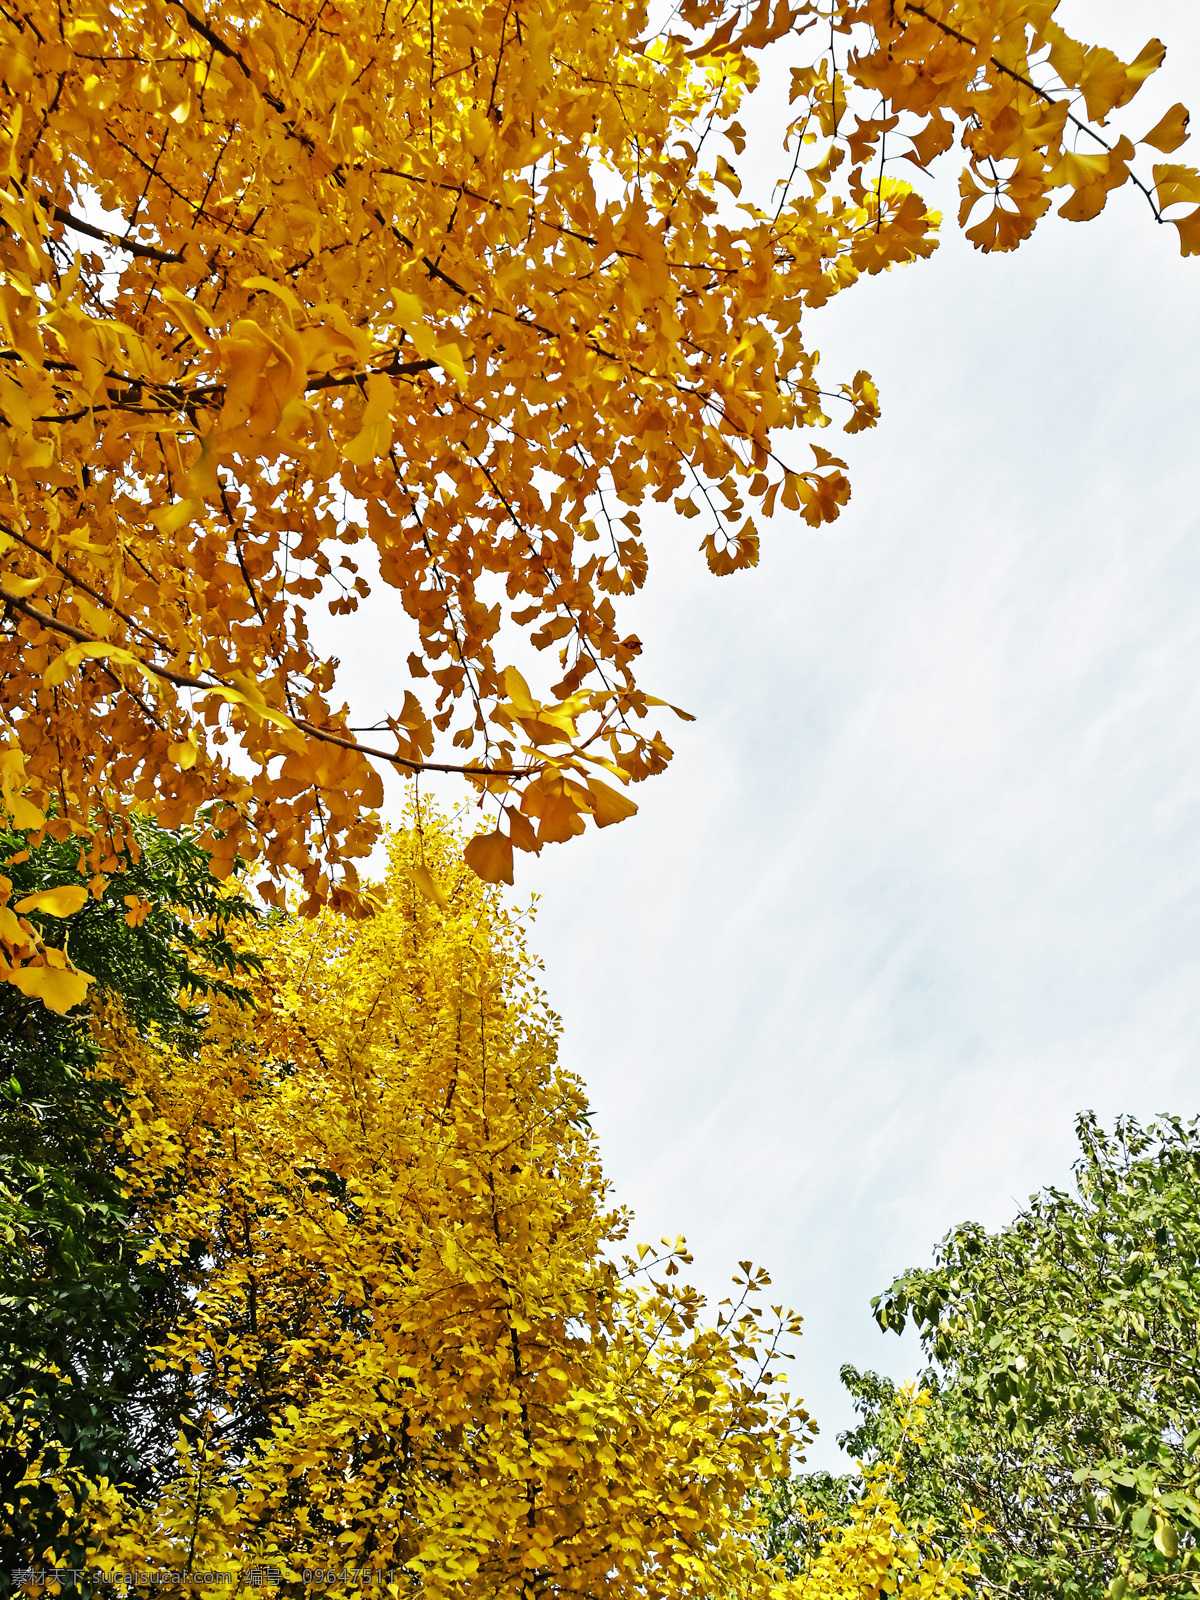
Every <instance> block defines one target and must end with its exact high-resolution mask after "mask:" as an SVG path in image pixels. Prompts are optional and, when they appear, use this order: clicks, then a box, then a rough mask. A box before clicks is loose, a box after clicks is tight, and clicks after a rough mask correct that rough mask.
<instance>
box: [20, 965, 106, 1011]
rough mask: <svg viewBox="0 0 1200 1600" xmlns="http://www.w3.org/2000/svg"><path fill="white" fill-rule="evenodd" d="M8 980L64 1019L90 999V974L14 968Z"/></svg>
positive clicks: (60, 969)
mask: <svg viewBox="0 0 1200 1600" xmlns="http://www.w3.org/2000/svg"><path fill="white" fill-rule="evenodd" d="M7 981H8V982H9V983H12V984H15V985H16V987H17V988H18V989H19V990H20V991H21V993H22V994H23V995H25V996H26V997H27V998H28V999H30V1000H40V1001H41V1002H42V1003H43V1005H45V1006H47V1007H48V1008H49V1009H50V1010H51V1011H57V1012H58V1013H59V1015H60V1016H65V1015H66V1013H67V1012H68V1011H70V1010H71V1009H72V1007H73V1006H78V1005H82V1004H83V1002H84V1001H85V1000H86V999H87V992H88V985H89V984H90V983H92V982H93V981H94V980H93V978H92V977H91V975H90V973H87V972H78V971H76V970H74V969H71V970H68V969H66V968H55V967H49V966H47V967H15V968H14V969H13V970H12V972H10V973H9V975H8V979H7Z"/></svg>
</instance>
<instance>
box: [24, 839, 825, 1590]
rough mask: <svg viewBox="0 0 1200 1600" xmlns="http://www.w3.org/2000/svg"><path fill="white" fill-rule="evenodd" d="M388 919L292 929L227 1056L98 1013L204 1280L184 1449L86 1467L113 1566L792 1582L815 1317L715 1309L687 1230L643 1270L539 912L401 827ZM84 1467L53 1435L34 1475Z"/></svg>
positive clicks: (126, 1173)
mask: <svg viewBox="0 0 1200 1600" xmlns="http://www.w3.org/2000/svg"><path fill="white" fill-rule="evenodd" d="M372 900H373V904H374V909H375V914H374V916H372V917H370V918H367V919H365V920H358V921H351V920H348V919H346V918H344V917H342V916H341V915H339V914H337V913H333V912H329V911H326V912H324V913H322V914H320V915H319V916H318V917H317V918H316V919H313V920H308V921H303V920H298V921H291V922H289V923H287V924H283V925H278V924H277V925H275V926H274V927H273V928H272V929H270V930H266V931H264V933H263V935H262V936H261V937H260V938H259V939H258V940H257V941H256V942H257V943H258V944H259V950H260V954H261V956H262V959H263V962H264V973H263V978H262V983H263V988H262V990H261V992H260V995H259V999H260V1002H261V1006H260V1010H259V1011H258V1013H257V1014H253V1013H249V1012H247V1011H245V1010H243V1009H241V1008H238V1007H235V1006H232V1005H231V1006H229V1007H228V1009H227V1010H225V1011H221V1010H220V1009H219V1008H217V1009H215V1010H214V1017H213V1021H212V1023H211V1025H210V1028H209V1032H208V1036H207V1039H206V1042H205V1043H204V1045H203V1046H202V1047H201V1048H200V1049H199V1050H198V1051H194V1052H193V1051H180V1050H177V1049H174V1048H172V1047H171V1046H170V1045H169V1043H167V1042H166V1041H163V1040H159V1041H157V1042H156V1041H155V1040H154V1039H153V1038H151V1039H150V1040H149V1041H147V1040H145V1039H143V1038H142V1037H141V1036H139V1035H138V1034H137V1033H136V1032H135V1031H134V1030H132V1029H131V1028H130V1027H129V1026H128V1025H127V1024H126V1023H124V1022H123V1021H122V1019H121V1016H120V1014H119V1012H109V1013H108V1015H107V1017H106V1019H105V1020H103V1021H102V1023H101V1033H100V1040H101V1043H102V1045H103V1047H104V1052H105V1054H104V1063H103V1065H104V1069H105V1070H106V1071H109V1072H115V1073H116V1074H117V1075H118V1076H119V1077H120V1079H121V1081H122V1092H123V1107H124V1109H123V1112H122V1117H121V1120H120V1123H119V1126H118V1128H117V1129H116V1131H115V1134H114V1138H115V1140H116V1144H115V1150H116V1157H117V1164H116V1165H115V1166H114V1167H113V1171H114V1172H115V1174H116V1175H117V1176H118V1177H119V1178H120V1179H121V1181H122V1184H123V1186H124V1189H125V1192H126V1194H127V1196H128V1204H129V1205H130V1207H131V1216H130V1224H129V1225H130V1229H131V1232H132V1233H133V1234H134V1235H136V1236H138V1237H140V1238H141V1239H142V1240H143V1242H144V1248H143V1252H142V1258H143V1261H144V1262H145V1263H147V1264H148V1265H149V1266H151V1267H155V1268H157V1269H159V1270H161V1271H163V1272H166V1273H168V1274H174V1275H175V1276H176V1277H177V1278H179V1280H180V1281H181V1282H182V1283H183V1284H185V1285H186V1286H187V1293H186V1294H185V1295H184V1296H183V1297H182V1298H181V1299H180V1300H178V1301H177V1307H178V1309H177V1314H176V1317H175V1320H174V1322H173V1324H172V1325H171V1326H170V1327H169V1328H167V1329H166V1330H165V1333H163V1332H160V1335H159V1338H160V1344H159V1350H158V1355H157V1361H158V1363H159V1365H160V1366H161V1368H162V1370H163V1371H164V1373H166V1374H169V1375H173V1376H174V1378H175V1379H176V1380H177V1381H176V1384H175V1388H174V1389H172V1390H171V1393H172V1394H173V1395H174V1396H175V1400H176V1410H175V1411H174V1412H173V1413H171V1414H170V1415H167V1414H166V1413H164V1414H163V1415H161V1416H159V1417H158V1418H157V1423H156V1426H157V1427H158V1430H159V1432H160V1433H165V1435H166V1437H168V1438H170V1439H173V1441H174V1444H173V1447H172V1449H171V1450H170V1452H169V1454H170V1460H169V1462H168V1463H167V1464H165V1465H164V1466H163V1467H162V1469H161V1470H160V1471H159V1473H158V1475H157V1477H156V1478H155V1479H154V1480H153V1481H152V1482H151V1483H149V1484H145V1483H143V1484H141V1485H140V1486H132V1487H130V1486H122V1485H121V1484H120V1483H117V1482H113V1481H111V1480H109V1481H97V1482H90V1483H83V1484H82V1485H81V1484H80V1482H79V1481H78V1478H76V1480H74V1481H70V1482H68V1481H67V1480H66V1479H64V1481H63V1483H62V1492H63V1495H64V1500H66V1499H68V1498H69V1497H70V1496H71V1495H72V1494H73V1495H74V1497H75V1499H76V1501H77V1502H78V1500H79V1499H80V1498H82V1500H83V1502H84V1509H83V1517H84V1522H85V1530H86V1537H87V1540H88V1544H89V1554H88V1561H89V1564H90V1565H92V1566H94V1567H99V1568H101V1569H108V1568H112V1569H116V1570H124V1569H128V1568H130V1567H131V1566H133V1567H139V1566H140V1567H144V1566H145V1565H146V1564H148V1563H149V1564H152V1565H159V1566H163V1567H176V1568H178V1567H188V1566H194V1567H200V1568H205V1569H207V1570H213V1571H221V1570H225V1571H230V1572H238V1573H240V1572H241V1571H242V1570H243V1568H245V1567H247V1566H248V1565H252V1564H254V1563H255V1562H257V1561H270V1562H273V1563H274V1564H276V1565H278V1566H280V1567H281V1569H282V1570H284V1571H285V1572H286V1573H287V1574H288V1582H289V1585H293V1586H294V1587H295V1589H296V1591H297V1592H299V1590H300V1588H301V1587H302V1586H303V1584H304V1579H303V1576H302V1574H303V1571H304V1570H305V1569H306V1568H307V1569H311V1570H317V1569H319V1570H320V1571H321V1572H322V1573H323V1574H326V1573H329V1572H331V1571H333V1570H335V1569H336V1570H339V1571H340V1570H341V1569H342V1568H344V1567H350V1568H352V1569H359V1568H362V1567H363V1566H371V1567H372V1568H378V1567H380V1566H383V1567H385V1568H387V1569H388V1571H389V1573H390V1574H392V1576H390V1577H389V1580H388V1581H389V1582H392V1583H394V1584H395V1585H396V1588H394V1589H393V1590H392V1592H393V1593H395V1592H412V1593H418V1592H419V1593H429V1594H454V1595H472V1594H480V1595H482V1594H488V1595H496V1594H510V1593H511V1594H513V1595H519V1594H526V1593H528V1592H529V1590H530V1587H532V1588H533V1589H536V1591H537V1592H538V1593H541V1594H551V1593H559V1592H562V1593H600V1592H603V1593H606V1594H612V1595H617V1594H629V1595H633V1594H635V1593H636V1594H639V1595H664V1596H665V1595H675V1594H680V1595H682V1594H700V1593H711V1592H713V1591H714V1590H720V1591H721V1592H737V1593H744V1592H750V1591H752V1590H754V1591H757V1592H762V1593H764V1594H765V1592H766V1590H765V1588H764V1587H763V1586H764V1585H765V1584H766V1583H767V1582H768V1580H769V1579H770V1576H771V1574H770V1572H769V1570H768V1569H767V1568H764V1567H763V1565H762V1563H761V1561H760V1560H759V1557H758V1555H757V1554H756V1552H755V1550H754V1548H753V1546H752V1542H751V1540H750V1537H749V1536H750V1534H751V1533H752V1531H753V1528H754V1525H755V1517H756V1512H755V1508H754V1502H753V1497H752V1494H751V1493H750V1491H751V1489H752V1488H753V1486H754V1485H755V1484H757V1483H760V1482H765V1481H768V1480H769V1478H770V1477H771V1476H772V1475H773V1474H775V1473H777V1472H778V1471H779V1470H780V1469H781V1468H783V1467H784V1466H785V1464H786V1462H787V1461H788V1460H789V1457H790V1456H791V1455H792V1453H793V1451H794V1450H795V1448H796V1447H797V1446H798V1445H800V1444H802V1443H803V1440H804V1438H805V1436H806V1423H807V1418H806V1415H805V1413H804V1412H803V1410H802V1409H801V1408H800V1407H799V1406H798V1405H797V1404H796V1403H795V1402H793V1401H792V1400H790V1399H789V1398H788V1396H787V1394H786V1392H785V1391H784V1389H783V1388H782V1387H781V1373H780V1366H781V1364H782V1359H783V1350H782V1348H781V1340H783V1339H786V1337H787V1335H788V1334H789V1333H794V1332H795V1331H796V1326H797V1325H796V1321H795V1319H794V1318H792V1317H791V1316H790V1314H786V1313H784V1312H783V1311H782V1308H779V1307H776V1308H774V1310H770V1309H768V1308H767V1307H766V1306H765V1305H764V1303H763V1300H764V1296H765V1294H766V1291H767V1285H768V1279H767V1278H766V1275H765V1274H764V1273H762V1272H761V1271H751V1270H750V1269H749V1266H748V1264H747V1266H746V1267H745V1268H744V1269H743V1272H742V1275H741V1279H740V1288H739V1290H738V1297H737V1299H736V1300H735V1301H734V1302H732V1303H729V1304H726V1305H725V1306H724V1307H723V1308H718V1309H717V1310H716V1311H715V1312H712V1313H708V1314H705V1313H704V1304H703V1301H702V1300H701V1299H700V1297H699V1296H698V1295H697V1294H696V1293H695V1291H693V1290H691V1289H689V1288H687V1287H686V1286H683V1283H682V1279H681V1276H680V1267H681V1265H685V1264H686V1262H687V1260H688V1259H689V1258H688V1257H687V1255H686V1252H685V1251H684V1250H683V1248H682V1244H681V1243H678V1244H676V1245H675V1246H670V1245H666V1246H665V1247H664V1248H663V1249H662V1250H658V1251H648V1250H646V1249H645V1247H641V1248H640V1249H639V1250H638V1251H637V1252H635V1253H632V1254H630V1255H629V1256H628V1257H625V1258H623V1257H622V1255H621V1245H620V1241H621V1239H622V1236H623V1233H624V1218H623V1216H622V1215H621V1213H619V1212H615V1211H614V1210H613V1209H612V1208H611V1206H610V1203H609V1201H608V1196H607V1186H606V1184H605V1182H604V1179H603V1177H602V1174H601V1171H600V1168H599V1164H598V1161H597V1156H596V1150H595V1144H594V1140H593V1137H592V1135H591V1134H590V1132H589V1130H588V1128H587V1117H586V1104H585V1102H584V1099H583V1096H582V1093H581V1091H580V1087H579V1085H578V1083H577V1082H576V1081H575V1080H573V1079H572V1078H571V1077H570V1076H569V1075H568V1074H566V1073H564V1072H563V1071H562V1069H561V1068H560V1067H559V1066H558V1065H557V1064H556V1061H555V1050H556V1035H557V1026H556V1022H555V1019H554V1018H553V1016H552V1015H551V1014H550V1013H549V1012H548V1011H547V1010H546V1008H545V1003H544V1000H543V999H542V997H541V995H540V993H539V992H538V990H537V987H536V983H535V977H536V971H535V968H534V964H533V962H532V961H531V958H530V957H529V956H528V955H527V953H526V951H525V947H524V943H523V937H522V930H521V924H520V920H519V919H518V918H517V917H516V916H515V915H514V914H513V913H511V912H509V911H507V910H506V909H504V907H503V906H502V905H501V904H500V902H499V900H498V899H497V896H496V891H494V890H490V889H488V888H486V887H485V886H484V885H482V884H481V883H480V881H479V880H478V878H477V877H475V876H474V875H473V874H472V873H470V871H469V870H468V869H467V868H466V867H465V866H464V865H463V862H462V859H461V844H460V841H459V840H458V839H457V838H455V837H453V836H451V835H449V834H448V833H447V832H446V831H445V830H443V829H442V828H441V827H440V825H438V824H435V823H431V822H427V823H426V824H425V826H424V827H423V828H422V829H421V830H420V831H419V832H417V833H414V834H412V835H410V836H405V837H401V838H399V839H397V841H396V843H395V846H394V850H393V857H392V867H391V872H390V875H389V877H388V879H387V881H386V882H385V883H384V884H383V885H381V886H379V888H378V889H377V890H373V891H372ZM439 901H441V902H442V903H441V904H439ZM58 1465H59V1463H58V1459H57V1456H56V1454H55V1447H54V1446H53V1445H51V1446H49V1447H48V1448H47V1449H46V1450H43V1451H42V1452H41V1453H40V1454H34V1453H32V1452H31V1458H30V1461H29V1468H28V1474H27V1478H26V1485H25V1491H24V1492H25V1493H27V1494H28V1493H32V1491H33V1488H34V1486H35V1485H44V1484H45V1483H46V1482H47V1481H51V1482H53V1481H55V1479H56V1473H57V1471H58ZM310 1581H311V1580H310ZM350 1587H353V1584H352V1583H350V1582H349V1581H347V1583H346V1584H344V1585H343V1584H341V1583H334V1584H333V1585H332V1587H331V1588H330V1592H331V1593H336V1592H340V1591H341V1589H342V1588H345V1589H347V1590H348V1589H349V1588H350Z"/></svg>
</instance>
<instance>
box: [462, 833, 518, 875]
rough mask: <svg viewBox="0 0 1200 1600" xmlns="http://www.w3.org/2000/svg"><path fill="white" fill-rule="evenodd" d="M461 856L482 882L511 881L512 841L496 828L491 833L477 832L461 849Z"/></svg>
mask: <svg viewBox="0 0 1200 1600" xmlns="http://www.w3.org/2000/svg"><path fill="white" fill-rule="evenodd" d="M463 857H464V859H465V861H466V863H467V865H468V866H469V867H470V869H471V871H472V872H473V873H474V874H475V876H476V877H478V878H482V879H483V881H484V883H511V882H512V881H513V849H512V841H511V840H510V839H508V838H507V837H506V835H504V834H503V833H501V832H500V830H499V828H497V829H496V830H495V831H494V832H493V833H477V834H476V835H475V837H474V838H473V839H472V840H471V842H470V844H468V845H467V848H466V849H465V850H464V851H463Z"/></svg>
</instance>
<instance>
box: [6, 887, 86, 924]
mask: <svg viewBox="0 0 1200 1600" xmlns="http://www.w3.org/2000/svg"><path fill="white" fill-rule="evenodd" d="M87 898H88V892H87V890H86V889H85V888H84V887H83V886H82V885H81V884H77V883H64V884H62V885H60V886H59V888H57V889H39V890H38V892H37V893H36V894H27V895H26V896H25V898H24V900H18V901H17V903H16V905H15V906H14V907H13V910H14V911H21V912H25V911H45V912H48V913H49V915H50V916H52V917H71V916H74V914H75V913H76V912H77V911H78V910H80V908H81V907H82V906H83V905H85V904H86V902H87Z"/></svg>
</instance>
